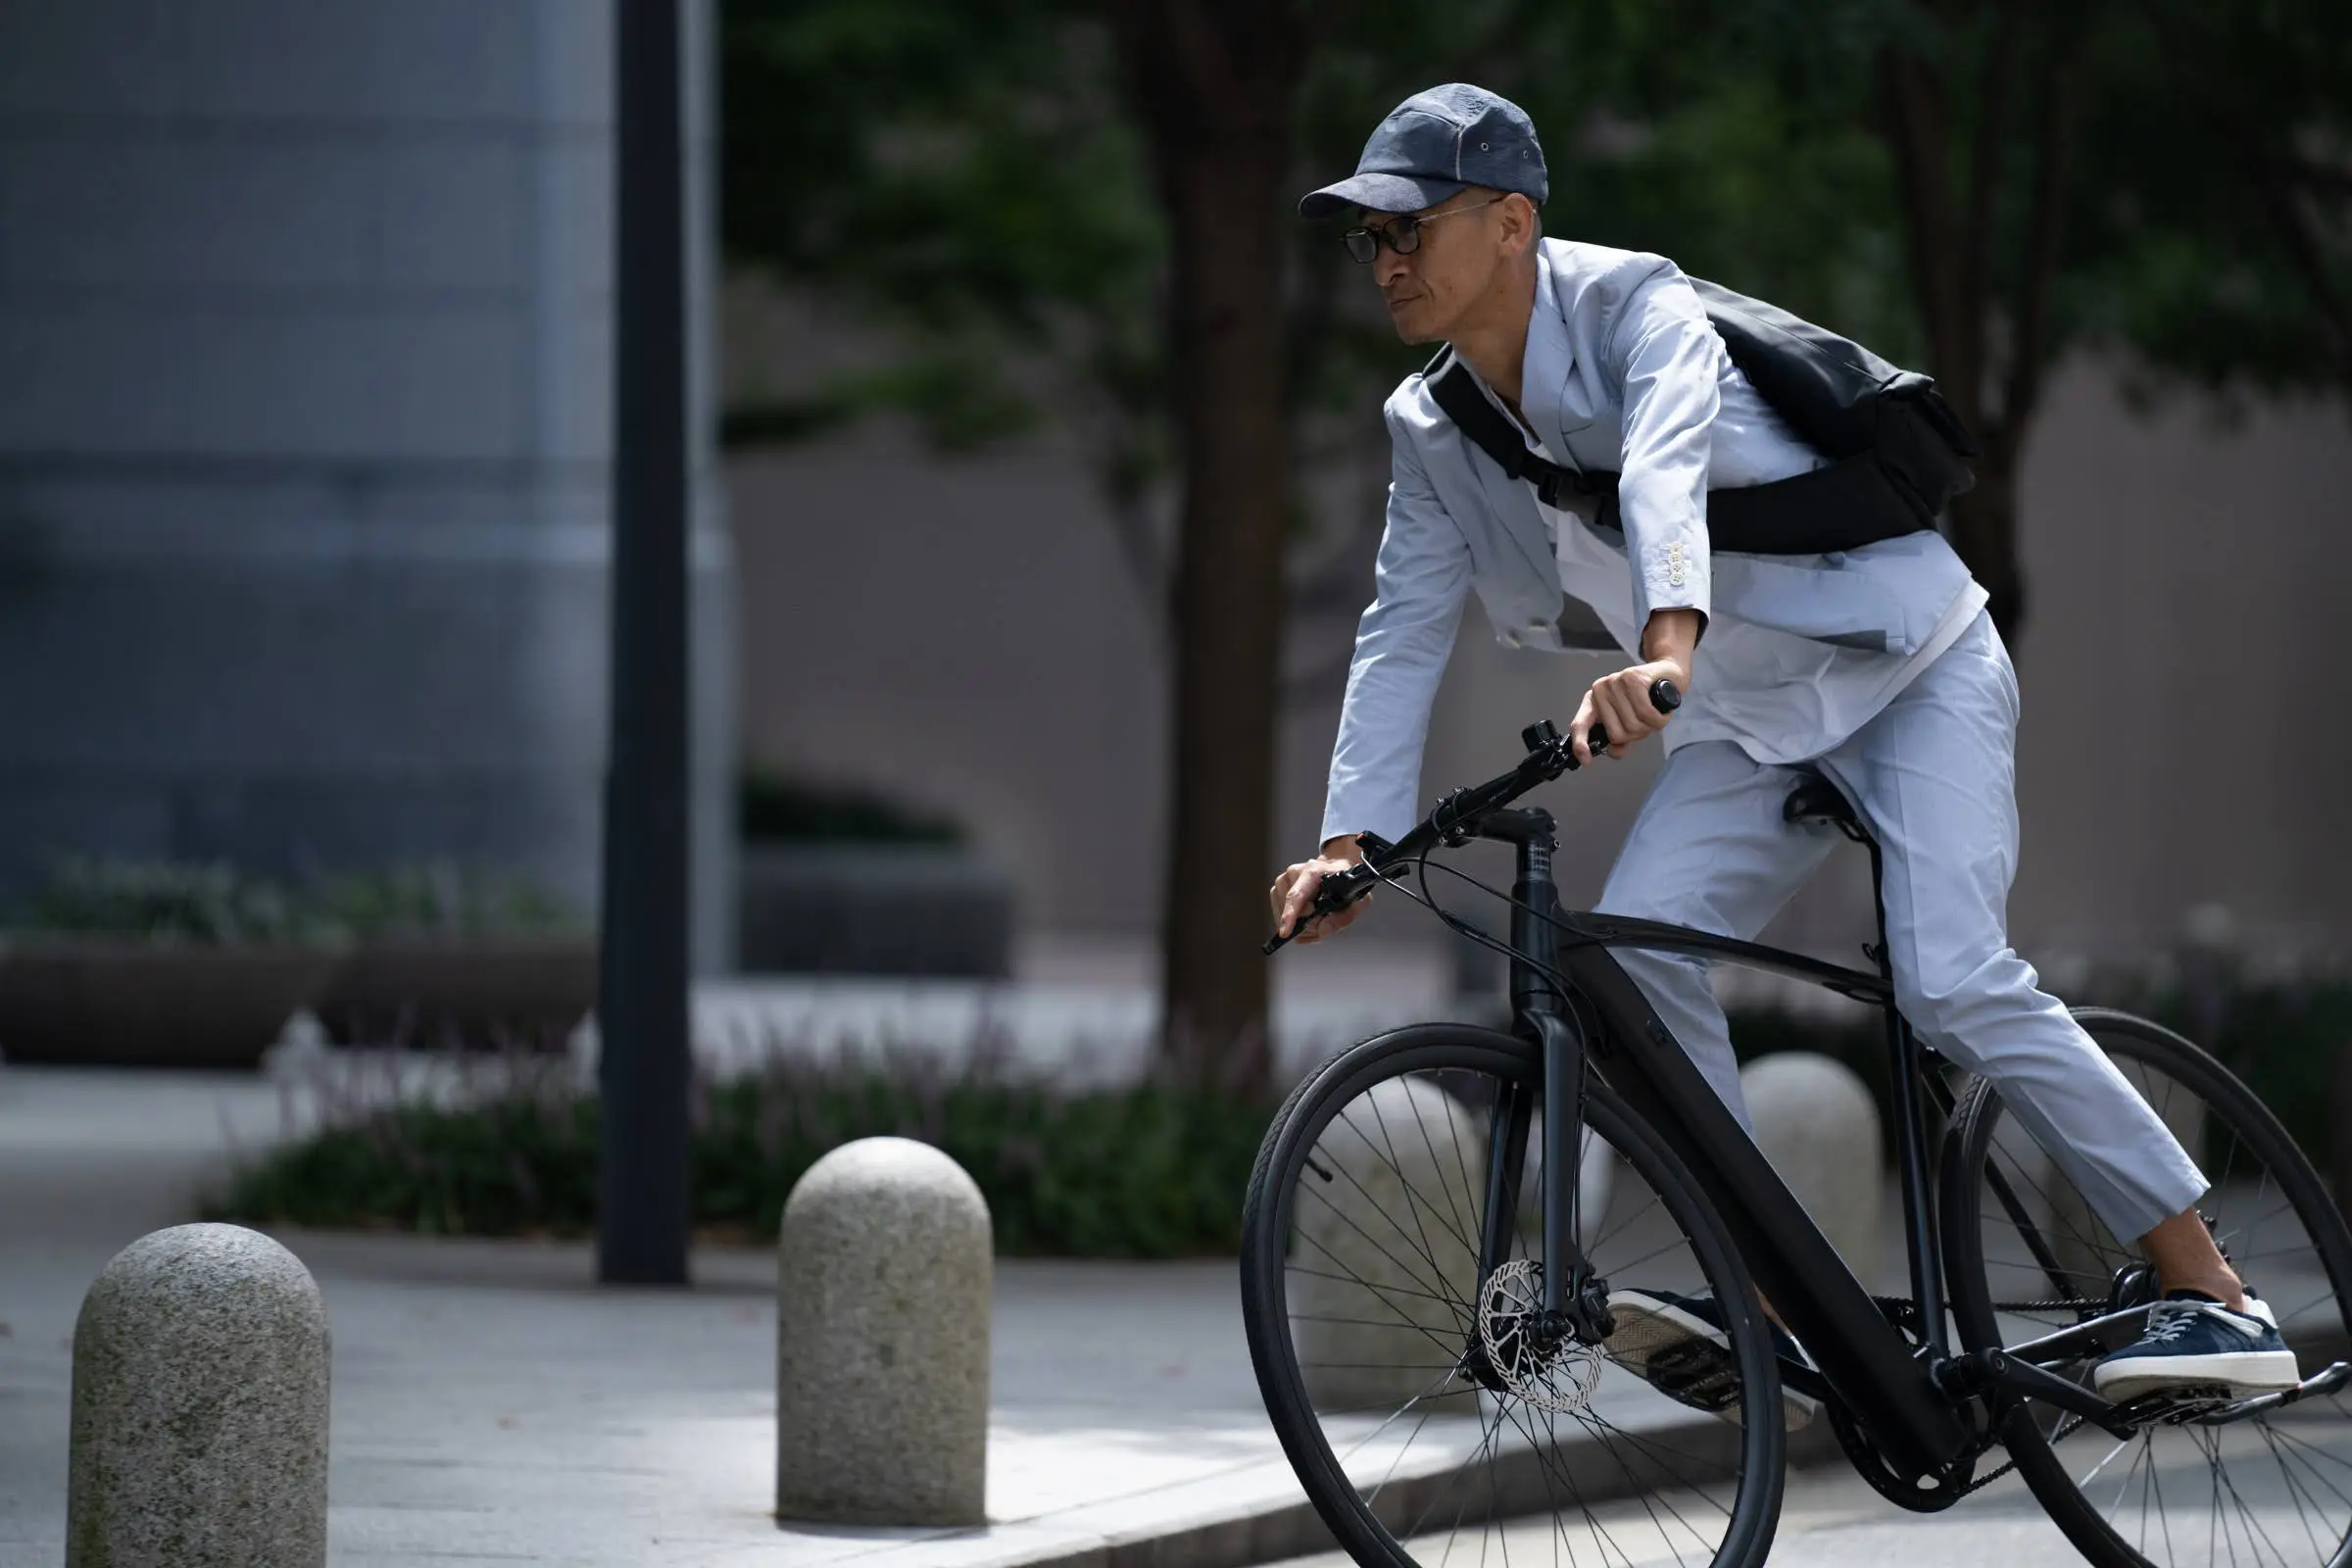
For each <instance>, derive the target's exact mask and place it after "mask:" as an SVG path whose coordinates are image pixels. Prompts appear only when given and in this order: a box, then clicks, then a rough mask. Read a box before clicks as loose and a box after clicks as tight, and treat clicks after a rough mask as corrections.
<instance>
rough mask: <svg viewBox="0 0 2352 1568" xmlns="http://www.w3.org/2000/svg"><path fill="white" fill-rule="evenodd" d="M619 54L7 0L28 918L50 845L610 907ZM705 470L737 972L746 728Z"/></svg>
mask: <svg viewBox="0 0 2352 1568" xmlns="http://www.w3.org/2000/svg"><path fill="white" fill-rule="evenodd" d="M690 9H692V10H693V11H694V14H695V38H694V40H693V47H691V48H690V51H689V59H690V60H692V61H694V62H695V64H694V66H693V67H692V68H691V69H690V88H689V97H690V101H691V102H692V105H693V111H692V113H693V130H694V152H693V154H692V157H693V176H694V177H693V180H692V187H693V190H694V193H695V195H694V202H695V207H696V213H695V227H696V232H697V242H696V253H695V268H694V271H695V274H696V277H697V288H696V306H695V309H696V314H697V319H698V322H699V323H705V324H704V325H703V327H702V329H701V330H700V331H699V333H698V345H697V353H698V356H699V364H698V375H697V377H696V384H697V395H698V397H700V398H701V399H702V401H703V408H704V410H705V411H706V412H707V409H708V395H707V392H705V391H704V388H706V387H707V386H708V383H709V379H710V378H709V375H708V373H707V372H708V369H709V364H710V356H709V352H708V342H709V333H708V330H707V321H708V315H709V304H708V302H709V297H710V294H709V290H708V288H707V287H704V286H702V279H703V278H705V277H707V275H708V273H709V270H710V264H711V246H710V244H709V243H708V242H707V240H705V239H704V237H703V236H705V235H707V234H708V233H709V231H710V229H711V213H712V207H711V157H710V145H711V102H710V97H711V71H710V66H709V61H710V51H709V44H710V38H709V32H708V25H707V19H706V18H705V17H704V15H703V13H702V10H701V8H700V7H699V6H698V7H692V8H690ZM612 32H613V11H612V5H611V3H610V0H398V3H392V0H0V884H19V883H21V882H22V881H23V880H24V879H25V877H27V876H29V875H31V874H34V873H35V872H36V871H37V870H38V868H39V867H40V865H41V863H42V862H43V861H44V860H45V859H46V858H48V857H49V856H51V855H52V854H54V853H56V852H58V851H61V850H78V851H89V852H104V853H117V854H130V855H142V856H163V855H170V856H196V857H213V856H222V857H228V858H234V859H237V860H240V861H244V862H247V863H250V864H254V865H257V866H263V867H270V868H276V869H281V870H284V869H300V868H303V867H306V866H312V865H319V866H367V865H372V864H381V863H384V862H386V861H390V860H394V859H399V858H411V857H419V856H427V855H450V856H456V857H459V858H464V859H467V860H472V861H479V862H483V863H487V864H500V865H505V866H509V867H513V868H516V869H520V870H524V871H527V872H530V873H534V874H536V875H537V876H539V877H541V878H543V879H545V880H547V881H548V882H550V883H552V884H554V885H556V886H557V887H559V888H561V889H562V890H564V892H566V893H568V894H569V895H571V896H572V897H573V898H574V899H576V900H578V901H580V902H581V903H582V904H583V905H585V906H587V907H593V900H594V897H595V886H596V872H597V851H598V843H599V831H600V829H599V822H600V795H601V779H602V774H603V769H604V764H605V729H606V700H607V699H606V686H605V663H606V627H607V621H608V607H607V596H608V594H609V591H610V580H609V575H610V574H609V570H608V563H609V560H610V518H609V509H608V469H609V462H610V457H611V450H612V429H611V418H612V413H611V411H612V396H611V394H612V371H611V346H612V320H611V317H612V309H613V280H612V268H611V258H612V221H613V205H612V181H613V50H612ZM697 427H698V428H703V429H707V428H708V427H709V421H708V419H707V418H698V420H697ZM703 468H704V473H705V482H704V483H703V484H702V485H701V486H700V490H701V495H702V502H701V505H700V507H699V509H698V515H697V517H696V521H697V524H698V526H697V528H696V533H695V537H696V567H697V570H696V574H695V583H696V588H695V592H696V594H697V611H698V616H699V633H700V634H699V638H698V643H699V646H698V650H697V654H698V664H699V673H700V682H699V684H700V698H699V701H698V712H697V719H698V725H697V740H698V792H697V805H698V821H697V829H698V846H697V847H698V854H697V862H698V863H697V871H698V895H699V903H698V931H697V947H698V953H699V956H700V957H701V959H702V961H703V963H704V965H705V966H706V967H709V966H711V965H712V964H714V963H716V962H718V961H719V960H720V959H721V958H722V957H723V956H724V953H725V951H726V948H727V945H728V942H729V932H728V921H727V919H726V918H725V911H726V910H727V908H728V907H729V904H730V899H729V897H728V888H727V882H726V878H727V864H728V850H727V846H728V844H729V842H730V840H731V833H730V831H729V821H728V814H727V795H726V786H727V779H728V777H729V775H730V774H731V770H732V759H733V752H734V746H733V739H732V733H731V731H732V722H733V717H734V711H735V699H734V691H733V687H732V684H731V668H730V666H731V662H732V656H733V646H734V643H733V638H734V631H733V625H732V619H731V616H732V578H731V557H730V552H729V548H728V541H727V536H726V533H725V530H724V527H723V519H722V516H721V514H720V510H719V499H718V491H717V486H716V483H715V469H714V466H713V465H712V464H711V462H710V460H709V454H708V453H707V452H706V453H705V459H704V463H703Z"/></svg>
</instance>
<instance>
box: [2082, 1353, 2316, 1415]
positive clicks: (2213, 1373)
mask: <svg viewBox="0 0 2352 1568" xmlns="http://www.w3.org/2000/svg"><path fill="white" fill-rule="evenodd" d="M2302 1381H2303V1375H2302V1372H2301V1370H2300V1369H2299V1368H2298V1367H2297V1366H2296V1365H2295V1352H2294V1351H2292V1350H2240V1351H2236V1352H2233V1353H2229V1354H2223V1355H2141V1356H2134V1357H2132V1358H2131V1360H2128V1361H2102V1362H2100V1363H2099V1368H2098V1370H2097V1371H2096V1372H2094V1373H2093V1374H2092V1375H2091V1387H2092V1388H2094V1389H2096V1390H2097V1391H2098V1394H2099V1397H2100V1398H2102V1399H2109V1400H2112V1401H2114V1402H2115V1403H2117V1404H2122V1403H2123V1402H2125V1401H2126V1400H2128V1399H2136V1398H2138V1397H2140V1396H2142V1395H2146V1394H2159V1393H2163V1392H2165V1391H2168V1390H2172V1389H2189V1388H2226V1389H2228V1390H2229V1393H2230V1395H2231V1397H2235V1398H2241V1399H2242V1398H2246V1397H2250V1396H2252V1395H2257V1394H2276V1393H2278V1391H2279V1390H2281V1389H2291V1388H2293V1387H2294V1386H2295V1385H2296V1384H2298V1383H2300V1382H2302Z"/></svg>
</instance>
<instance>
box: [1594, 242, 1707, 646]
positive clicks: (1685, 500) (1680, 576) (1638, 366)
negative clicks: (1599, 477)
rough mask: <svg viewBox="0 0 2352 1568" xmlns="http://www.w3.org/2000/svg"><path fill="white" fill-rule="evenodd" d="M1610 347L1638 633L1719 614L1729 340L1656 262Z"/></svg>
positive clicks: (1684, 283)
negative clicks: (1717, 527) (1720, 438)
mask: <svg viewBox="0 0 2352 1568" xmlns="http://www.w3.org/2000/svg"><path fill="white" fill-rule="evenodd" d="M1648 260H1650V261H1651V262H1652V263H1653V266H1652V270H1650V271H1649V272H1648V274H1647V275H1646V276H1644V277H1642V279H1641V280H1640V281H1639V282H1637V283H1636V284H1635V286H1634V288H1633V290H1632V292H1631V293H1630V294H1628V295H1627V297H1626V301H1625V305H1624V307H1623V308H1622V309H1621V310H1620V311H1619V312H1618V313H1617V317H1616V319H1615V321H1614V322H1613V323H1612V326H1611V330H1610V332H1609V334H1608V337H1607V340H1606V349H1605V353H1606V356H1607V360H1606V364H1607V367H1608V368H1610V369H1612V370H1617V371H1620V372H1621V373H1622V375H1623V378H1624V387H1625V420H1624V424H1625V450H1624V454H1623V460H1622V462H1623V466H1622V468H1621V470H1620V474H1619V478H1618V481H1617V503H1618V509H1619V512H1620V513H1621V515H1622V518H1623V521H1624V524H1625V546H1626V553H1627V555H1628V556H1629V557H1630V558H1631V562H1632V565H1633V568H1634V571H1633V576H1634V625H1635V627H1636V629H1637V633H1638V632H1639V629H1640V628H1641V627H1643V626H1646V625H1647V624H1648V623H1649V615H1650V612H1651V611H1653V610H1695V611H1697V612H1698V613H1699V614H1700V616H1701V617H1702V618H1703V617H1704V616H1706V615H1707V614H1708V613H1710V610H1711V607H1712V598H1713V596H1712V592H1711V582H1710V575H1711V574H1710V569H1709V567H1710V563H1709V560H1708V554H1707V464H1708V459H1709V456H1710V451H1711V447H1712V444H1713V436H1714V424H1715V412H1716V407H1717V403H1718V394H1717V392H1716V374H1717V370H1718V367H1719V364H1720V361H1721V358H1722V355H1723V343H1722V340H1721V339H1720V338H1718V337H1716V335H1715V328H1714V327H1713V326H1712V325H1710V324H1709V323H1708V321H1707V313H1706V310H1705V308H1704V307H1703V306H1701V305H1700V304H1699V300H1698V294H1697V292H1696V291H1695V290H1693V289H1692V288H1691V281H1690V279H1689V278H1687V277H1685V276H1684V275H1683V273H1682V270H1681V269H1679V268H1677V267H1676V266H1675V265H1674V264H1673V263H1671V262H1667V261H1662V260H1658V259H1655V258H1649V259H1648Z"/></svg>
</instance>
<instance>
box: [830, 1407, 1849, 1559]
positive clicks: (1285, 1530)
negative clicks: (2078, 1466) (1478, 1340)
mask: <svg viewBox="0 0 2352 1568" xmlns="http://www.w3.org/2000/svg"><path fill="white" fill-rule="evenodd" d="M1642 1437H1643V1438H1644V1439H1645V1440H1648V1441H1651V1442H1659V1443H1670V1444H1672V1445H1673V1446H1675V1447H1677V1448H1679V1449H1681V1450H1682V1451H1684V1452H1685V1453H1688V1454H1693V1455H1704V1456H1707V1457H1710V1458H1713V1459H1716V1460H1717V1461H1719V1462H1720V1463H1721V1464H1722V1465H1723V1466H1724V1468H1723V1470H1721V1471H1718V1472H1717V1473H1719V1474H1723V1473H1728V1472H1729V1467H1730V1462H1731V1460H1732V1457H1733V1455H1734V1454H1735V1453H1736V1451H1737V1447H1736V1445H1737V1433H1736V1430H1735V1429H1734V1428H1732V1427H1731V1426H1729V1425H1727V1424H1726V1423H1724V1422H1722V1421H1720V1420H1717V1419H1715V1418H1714V1417H1711V1416H1700V1417H1693V1418H1692V1419H1691V1420H1689V1421H1678V1422H1676V1423H1674V1424H1673V1425H1670V1426H1664V1427H1659V1428H1655V1429H1652V1430H1650V1431H1648V1432H1645V1433H1643V1434H1642ZM1838 1454H1839V1450H1838V1441H1837V1438H1836V1436H1835V1435H1834V1434H1833V1433H1832V1432H1831V1430H1830V1424H1829V1422H1828V1421H1827V1420H1826V1419H1817V1420H1815V1421H1814V1422H1813V1423H1812V1424H1811V1425H1810V1426H1809V1427H1807V1428H1806V1429H1805V1430H1803V1431H1802V1432H1796V1433H1791V1434H1790V1435H1789V1464H1790V1466H1791V1467H1797V1466H1808V1465H1815V1464H1820V1463H1822V1462H1824V1461H1826V1460H1829V1459H1832V1458H1836V1457H1838ZM1551 1455H1557V1458H1556V1460H1554V1459H1551V1457H1550V1456H1551ZM1623 1459H1624V1455H1623V1453H1622V1451H1612V1450H1611V1449H1610V1448H1608V1447H1607V1446H1604V1445H1603V1444H1602V1443H1600V1442H1599V1441H1598V1439H1596V1438H1593V1437H1590V1436H1588V1437H1585V1438H1582V1439H1580V1440H1579V1441H1576V1442H1574V1443H1570V1444H1563V1445H1560V1446H1557V1447H1555V1448H1553V1449H1551V1450H1549V1451H1548V1454H1546V1453H1540V1452H1539V1451H1538V1450H1536V1449H1533V1448H1526V1447H1519V1448H1513V1449H1511V1450H1509V1451H1507V1452H1506V1453H1504V1454H1501V1455H1498V1456H1497V1458H1496V1460H1495V1465H1494V1467H1493V1470H1492V1475H1493V1477H1494V1488H1495V1490H1494V1495H1493V1498H1492V1500H1491V1501H1487V1502H1485V1504H1484V1506H1483V1508H1481V1509H1480V1510H1478V1511H1477V1512H1475V1513H1465V1514H1464V1515H1463V1516H1462V1520H1461V1522H1462V1523H1464V1524H1470V1523H1473V1522H1480V1523H1483V1522H1485V1521H1487V1520H1491V1519H1495V1518H1509V1517H1513V1516H1516V1515H1524V1514H1531V1513H1536V1512H1539V1511H1542V1510H1543V1509H1544V1508H1545V1507H1546V1506H1548V1505H1549V1504H1550V1502H1551V1501H1552V1499H1553V1498H1554V1497H1556V1496H1557V1495H1558V1494H1559V1492H1560V1490H1561V1488H1562V1487H1563V1485H1566V1484H1573V1486H1574V1487H1575V1489H1576V1491H1577V1494H1578V1495H1580V1496H1582V1497H1583V1498H1584V1499H1585V1500H1587V1501H1592V1502H1600V1501H1605V1500H1609V1499H1613V1498H1616V1497H1622V1496H1625V1495H1628V1494H1629V1493H1630V1492H1632V1491H1634V1490H1635V1488H1634V1487H1633V1486H1632V1485H1630V1484H1629V1483H1630V1482H1631V1481H1632V1480H1633V1478H1632V1477H1631V1476H1629V1474H1628V1472H1627V1470H1626V1467H1625V1465H1624V1463H1623ZM1557 1467H1564V1471H1563V1470H1562V1469H1561V1468H1557ZM1456 1468H1457V1467H1456V1465H1454V1464H1453V1463H1450V1462H1449V1463H1447V1464H1445V1465H1443V1466H1436V1467H1433V1468H1432V1469H1430V1470H1429V1471H1427V1472H1425V1473H1422V1474H1419V1475H1412V1476H1405V1477H1399V1478H1397V1479H1396V1480H1393V1481H1391V1482H1390V1483H1389V1484H1388V1485H1387V1487H1385V1488H1384V1489H1383V1492H1382V1495H1381V1498H1380V1501H1379V1502H1378V1503H1377V1504H1376V1505H1375V1506H1376V1510H1377V1512H1378V1513H1379V1515H1380V1517H1381V1520H1382V1522H1383V1523H1385V1524H1387V1525H1388V1526H1389V1527H1390V1528H1392V1529H1397V1528H1398V1527H1400V1526H1403V1525H1405V1524H1408V1523H1410V1522H1412V1521H1414V1520H1415V1519H1417V1518H1419V1517H1421V1516H1422V1515H1424V1514H1425V1513H1426V1512H1427V1510H1428V1508H1429V1505H1430V1503H1431V1502H1432V1501H1433V1500H1434V1498H1435V1497H1436V1496H1438V1495H1443V1494H1444V1493H1445V1489H1446V1483H1447V1482H1448V1481H1450V1479H1451V1478H1452V1477H1453V1475H1454V1474H1455V1471H1456ZM1237 1493H1242V1494H1245V1495H1242V1496H1239V1497H1237V1496H1236V1494H1237ZM1250 1493H1255V1494H1257V1495H1246V1494H1250ZM1447 1517H1448V1519H1450V1518H1451V1515H1450V1514H1449V1515H1448V1516H1447ZM1000 1532H1002V1533H1003V1534H1005V1535H1014V1534H1018V1535H1019V1536H1022V1537H1027V1538H1029V1539H1026V1540H1021V1541H1019V1542H1017V1543H1016V1542H1014V1541H1005V1542H1003V1543H1002V1545H1003V1547H1004V1549H1003V1550H1001V1551H991V1550H989V1549H988V1547H989V1544H991V1543H990V1538H991V1537H992V1536H994V1535H996V1534H998V1533H1000ZM1039 1537H1046V1538H1048V1539H1043V1540H1040V1539H1037V1538H1039ZM958 1547H960V1548H962V1549H957V1548H958ZM1339 1549H1340V1544H1339V1543H1338V1541H1337V1540H1335V1539H1334V1538H1333V1536H1332V1533H1331V1531H1330V1529H1329V1528H1328V1527H1326V1526H1325V1525H1324V1523H1323V1520H1322V1518H1321V1517H1320V1516H1319V1515H1318V1514H1316V1512H1315V1510H1314V1506H1313V1505H1312V1504H1311V1503H1309V1502H1307V1501H1306V1500H1305V1498H1304V1496H1303V1495H1301V1493H1300V1491H1299V1483H1298V1480H1297V1478H1296V1477H1295V1476H1293V1475H1292V1473H1291V1471H1290V1468H1289V1466H1288V1464H1287V1463H1284V1464H1280V1465H1265V1464H1259V1465H1252V1466H1249V1467H1246V1468H1245V1469H1244V1470H1243V1471H1241V1472H1237V1473H1233V1474H1228V1475H1220V1476H1214V1477H1208V1478H1204V1479H1202V1480H1199V1481H1194V1482H1188V1483H1184V1484H1181V1485H1178V1486H1175V1487H1170V1488H1166V1489H1163V1490H1161V1491H1158V1492H1154V1493H1150V1494H1145V1495H1141V1496H1135V1497H1128V1498H1122V1499H1119V1500H1117V1501H1114V1502H1105V1503H1096V1504H1090V1505H1087V1506H1085V1507H1082V1508H1075V1509H1071V1510H1068V1511H1066V1512H1063V1513H1059V1514H1052V1515H1046V1516H1042V1517H1038V1518H1033V1519H1027V1520H1021V1521H1018V1522H1013V1521H1006V1522H1005V1523H1004V1524H1001V1525H998V1526H995V1527H993V1528H992V1529H991V1530H990V1531H987V1532H980V1531H972V1532H957V1533H954V1534H945V1535H940V1536H934V1537H931V1538H929V1539H927V1540H925V1541H923V1542H921V1543H909V1544H907V1547H903V1548H898V1550H894V1551H893V1552H891V1553H890V1555H893V1556H896V1555H898V1551H900V1550H904V1551H908V1552H910V1553H919V1554H920V1560H921V1561H922V1562H923V1563H925V1564H926V1565H931V1564H953V1565H954V1568H1262V1565H1264V1564H1268V1563H1276V1562H1282V1561H1285V1560H1287V1559H1289V1558H1294V1557H1305V1556H1313V1555H1316V1554H1318V1553H1322V1552H1329V1551H1337V1550H1339ZM869 1560H870V1559H869ZM906 1560H907V1561H909V1562H911V1561H914V1560H915V1557H914V1556H913V1555H908V1556H907V1558H906ZM874 1568H880V1564H879V1563H876V1564H875V1565H874Z"/></svg>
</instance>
